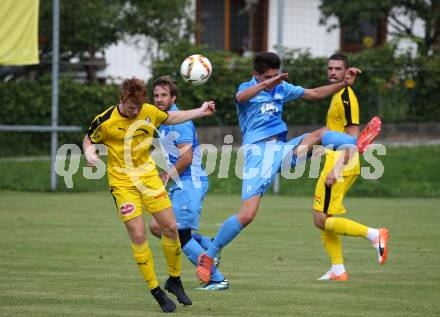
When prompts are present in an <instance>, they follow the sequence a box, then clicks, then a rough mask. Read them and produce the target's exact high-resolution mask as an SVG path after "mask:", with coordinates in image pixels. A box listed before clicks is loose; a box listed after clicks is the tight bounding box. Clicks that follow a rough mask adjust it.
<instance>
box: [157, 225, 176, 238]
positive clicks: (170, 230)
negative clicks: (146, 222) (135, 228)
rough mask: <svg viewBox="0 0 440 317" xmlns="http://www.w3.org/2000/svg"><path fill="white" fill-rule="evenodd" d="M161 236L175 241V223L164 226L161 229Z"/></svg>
mask: <svg viewBox="0 0 440 317" xmlns="http://www.w3.org/2000/svg"><path fill="white" fill-rule="evenodd" d="M161 231H162V234H163V235H164V236H166V237H168V238H170V239H177V238H178V235H177V225H176V223H175V222H173V223H169V224H166V225H164V226H163V227H162V228H161Z"/></svg>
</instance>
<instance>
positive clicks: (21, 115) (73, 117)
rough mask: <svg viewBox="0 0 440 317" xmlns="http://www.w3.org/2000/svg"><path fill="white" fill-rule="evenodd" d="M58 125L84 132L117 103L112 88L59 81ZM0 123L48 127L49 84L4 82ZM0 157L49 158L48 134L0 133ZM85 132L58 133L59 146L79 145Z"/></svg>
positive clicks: (0, 89)
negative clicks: (72, 126) (97, 117)
mask: <svg viewBox="0 0 440 317" xmlns="http://www.w3.org/2000/svg"><path fill="white" fill-rule="evenodd" d="M59 91H60V95H59V120H58V122H59V125H78V126H81V127H83V128H84V131H85V129H86V128H87V127H88V125H89V124H90V122H91V121H92V120H93V117H94V116H95V115H96V114H98V113H100V112H102V111H104V110H105V108H106V106H112V105H114V104H115V103H117V100H118V90H117V87H116V86H115V85H99V84H87V85H86V84H81V83H76V82H73V81H68V80H63V79H62V80H60V87H59ZM0 102H1V104H2V108H1V114H0V124H10V125H50V124H51V81H50V78H43V79H41V80H38V81H20V82H6V83H1V84H0ZM1 134H2V138H1V139H0V148H1V149H2V152H1V155H0V156H18V155H42V154H43V155H49V153H50V133H47V132H45V133H35V132H32V133H31V132H1ZM83 136H84V133H83V132H81V133H60V134H59V144H64V143H74V144H80V143H81V142H82V138H83Z"/></svg>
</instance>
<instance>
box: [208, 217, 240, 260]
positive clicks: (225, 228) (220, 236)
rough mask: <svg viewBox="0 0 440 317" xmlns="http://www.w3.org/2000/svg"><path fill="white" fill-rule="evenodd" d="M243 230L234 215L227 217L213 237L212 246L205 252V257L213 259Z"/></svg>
mask: <svg viewBox="0 0 440 317" xmlns="http://www.w3.org/2000/svg"><path fill="white" fill-rule="evenodd" d="M242 229H243V226H242V225H241V224H240V222H239V221H238V219H237V216H236V215H233V216H231V217H229V218H228V219H227V220H226V221H225V222H224V223H223V224H222V226H221V227H220V230H219V231H218V233H217V235H216V236H215V239H214V241H213V242H212V245H211V246H210V247H209V249H208V251H206V255H208V256H209V257H210V258H212V259H213V258H215V256H216V255H217V253H218V251H220V249H221V248H223V247H224V246H226V245H227V244H228V243H229V242H231V241H232V240H233V239H234V238H235V237H236V236H237V235H238V234H239V233H240V231H241V230H242Z"/></svg>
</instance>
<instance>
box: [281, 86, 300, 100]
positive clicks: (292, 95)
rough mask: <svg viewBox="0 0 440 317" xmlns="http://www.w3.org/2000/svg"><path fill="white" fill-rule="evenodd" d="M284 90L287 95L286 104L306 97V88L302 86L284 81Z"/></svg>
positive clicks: (285, 97)
mask: <svg viewBox="0 0 440 317" xmlns="http://www.w3.org/2000/svg"><path fill="white" fill-rule="evenodd" d="M283 88H284V94H285V96H284V101H285V102H289V101H292V100H295V99H298V98H301V97H302V96H303V95H304V88H303V87H301V86H295V85H292V84H289V83H288V82H285V81H284V82H283Z"/></svg>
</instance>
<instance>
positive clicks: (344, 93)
mask: <svg viewBox="0 0 440 317" xmlns="http://www.w3.org/2000/svg"><path fill="white" fill-rule="evenodd" d="M349 125H359V104H358V101H357V98H356V95H355V93H354V91H353V89H351V87H345V88H343V89H341V90H340V91H338V92H337V93H336V94H334V95H333V97H332V101H331V103H330V107H329V109H328V112H327V122H326V126H327V128H329V129H330V130H332V131H337V132H345V127H347V126H349ZM342 153H344V152H343V151H330V150H328V151H327V152H326V157H325V165H324V171H325V172H330V170H331V169H332V168H333V167H334V164H335V162H336V160H337V159H338V158H339V157H340V155H342ZM359 173H360V164H359V154H358V153H357V152H356V153H355V154H354V156H353V158H352V159H351V160H350V161H349V162H348V164H347V165H346V166H345V167H344V170H343V173H342V175H344V176H348V175H357V174H359Z"/></svg>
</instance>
